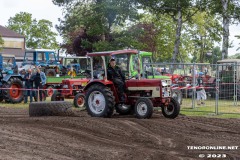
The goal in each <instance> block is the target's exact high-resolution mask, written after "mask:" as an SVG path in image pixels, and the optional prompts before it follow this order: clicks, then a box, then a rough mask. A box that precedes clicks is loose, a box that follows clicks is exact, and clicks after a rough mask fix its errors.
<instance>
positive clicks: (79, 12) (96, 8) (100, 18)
mask: <svg viewBox="0 0 240 160" xmlns="http://www.w3.org/2000/svg"><path fill="white" fill-rule="evenodd" d="M53 2H54V4H57V5H60V6H64V8H65V16H64V19H63V20H60V25H59V26H57V28H58V31H59V33H60V34H61V35H62V36H63V37H64V43H65V44H64V45H65V46H66V45H68V46H69V45H71V44H73V45H72V49H70V50H68V51H74V50H75V49H73V48H74V47H76V45H75V44H74V43H75V42H76V41H78V45H82V46H78V48H79V49H80V50H81V49H83V50H86V49H87V48H88V49H87V50H88V51H98V50H108V49H111V48H113V49H114V48H115V49H116V48H118V45H117V43H115V42H116V39H117V37H118V35H119V33H117V32H115V31H114V28H115V27H119V26H122V27H124V25H125V22H126V20H128V21H132V20H133V19H136V18H137V15H138V13H137V9H136V8H135V6H134V5H133V4H132V2H130V1H128V0H119V1H109V0H89V1H86V0H78V1H77V0H69V1H68V0H67V1H62V0H53ZM81 30H84V32H85V33H84V34H80V35H76V33H80V32H81ZM74 35H75V36H76V37H75V38H73V37H72V36H74ZM115 36H116V39H114V37H115ZM75 39H76V41H75ZM85 45H87V46H85ZM114 45H117V46H114ZM80 50H78V51H79V52H81V51H80ZM79 52H78V53H76V54H81V53H84V52H85V51H84V52H81V53H79Z"/></svg>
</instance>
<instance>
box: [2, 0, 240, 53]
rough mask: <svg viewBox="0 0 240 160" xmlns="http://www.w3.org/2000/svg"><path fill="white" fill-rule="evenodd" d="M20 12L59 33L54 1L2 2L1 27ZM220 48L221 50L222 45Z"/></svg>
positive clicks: (236, 29)
mask: <svg viewBox="0 0 240 160" xmlns="http://www.w3.org/2000/svg"><path fill="white" fill-rule="evenodd" d="M19 12H28V13H31V14H32V18H36V19H37V20H40V19H47V20H49V21H51V22H52V23H53V26H54V28H53V31H55V32H57V31H56V29H55V25H56V24H58V18H61V17H62V11H61V8H60V7H58V6H56V5H54V4H53V3H52V0H0V25H2V26H6V25H7V21H8V19H9V18H10V17H13V16H14V15H15V14H16V13H19ZM235 35H240V25H239V26H231V27H230V41H233V45H234V48H230V49H229V55H233V54H235V53H237V51H236V49H237V48H238V47H240V44H239V43H240V40H237V39H236V38H235V37H234V36H235ZM57 40H58V42H59V43H61V41H62V39H61V37H60V36H59V37H58V38H57ZM219 46H220V48H221V44H219ZM238 52H240V51H238Z"/></svg>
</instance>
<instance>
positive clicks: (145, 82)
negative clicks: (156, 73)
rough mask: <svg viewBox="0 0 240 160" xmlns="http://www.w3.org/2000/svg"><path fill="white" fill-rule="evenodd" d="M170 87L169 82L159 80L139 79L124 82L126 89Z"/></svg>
mask: <svg viewBox="0 0 240 160" xmlns="http://www.w3.org/2000/svg"><path fill="white" fill-rule="evenodd" d="M162 85H163V86H165V85H171V81H170V79H169V80H160V79H140V80H137V79H136V80H135V79H134V80H128V81H126V87H127V88H128V87H158V86H162Z"/></svg>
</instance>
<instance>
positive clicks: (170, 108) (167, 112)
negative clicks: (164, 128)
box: [162, 98, 180, 119]
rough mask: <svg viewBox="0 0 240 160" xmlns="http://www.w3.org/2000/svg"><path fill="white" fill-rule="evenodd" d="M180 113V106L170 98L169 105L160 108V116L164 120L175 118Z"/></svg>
mask: <svg viewBox="0 0 240 160" xmlns="http://www.w3.org/2000/svg"><path fill="white" fill-rule="evenodd" d="M179 112H180V105H179V103H178V101H176V100H175V99H174V98H171V101H170V103H169V104H168V105H167V106H162V114H163V115H164V117H166V118H172V119H174V118H176V117H177V116H178V114H179Z"/></svg>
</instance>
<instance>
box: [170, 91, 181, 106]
mask: <svg viewBox="0 0 240 160" xmlns="http://www.w3.org/2000/svg"><path fill="white" fill-rule="evenodd" d="M171 92H172V98H174V99H175V100H176V101H178V103H179V104H180V105H181V104H182V99H183V98H182V97H183V96H182V92H181V91H180V90H178V89H173V90H171Z"/></svg>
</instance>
